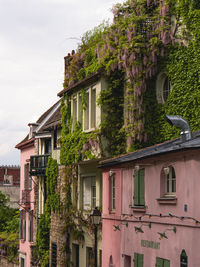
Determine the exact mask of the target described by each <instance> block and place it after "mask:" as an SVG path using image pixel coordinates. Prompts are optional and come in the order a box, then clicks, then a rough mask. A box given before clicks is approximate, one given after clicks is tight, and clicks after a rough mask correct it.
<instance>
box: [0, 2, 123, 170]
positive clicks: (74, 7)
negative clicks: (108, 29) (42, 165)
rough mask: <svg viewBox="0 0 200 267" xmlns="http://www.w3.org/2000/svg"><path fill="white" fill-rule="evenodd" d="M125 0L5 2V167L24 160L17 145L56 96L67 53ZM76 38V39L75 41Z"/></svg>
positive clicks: (0, 114) (0, 89)
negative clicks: (29, 126)
mask: <svg viewBox="0 0 200 267" xmlns="http://www.w3.org/2000/svg"><path fill="white" fill-rule="evenodd" d="M119 2H120V3H122V2H123V0H0V94H1V97H0V165H15V164H19V163H20V155H19V151H18V150H17V149H16V148H15V145H16V144H17V143H19V142H20V141H21V140H22V139H23V138H24V137H25V136H26V134H27V133H28V130H29V128H28V123H30V122H35V121H36V120H37V119H38V117H39V116H40V115H41V114H42V113H43V112H45V110H47V109H48V108H49V107H50V106H51V105H52V104H54V103H55V102H56V101H57V100H58V97H57V93H58V92H59V91H60V90H62V84H63V80H64V74H63V72H64V60H63V58H64V56H65V55H66V54H67V53H68V52H71V50H72V49H76V48H77V43H78V40H77V39H79V38H80V37H81V36H82V35H83V34H84V33H85V32H86V31H88V30H92V29H93V28H94V27H95V26H98V25H99V24H100V23H101V22H102V21H103V20H108V19H109V20H110V22H111V21H112V18H113V16H112V13H111V10H110V9H111V8H112V6H113V5H114V4H116V3H119ZM73 38H75V39H73Z"/></svg>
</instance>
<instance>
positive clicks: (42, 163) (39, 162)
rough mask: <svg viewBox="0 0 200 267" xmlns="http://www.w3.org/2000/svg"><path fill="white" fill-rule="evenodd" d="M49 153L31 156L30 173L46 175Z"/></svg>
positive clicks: (32, 174)
mask: <svg viewBox="0 0 200 267" xmlns="http://www.w3.org/2000/svg"><path fill="white" fill-rule="evenodd" d="M49 156H50V155H49V154H45V155H37V156H31V157H30V171H29V172H30V175H31V176H45V175H46V167H47V162H48V158H49Z"/></svg>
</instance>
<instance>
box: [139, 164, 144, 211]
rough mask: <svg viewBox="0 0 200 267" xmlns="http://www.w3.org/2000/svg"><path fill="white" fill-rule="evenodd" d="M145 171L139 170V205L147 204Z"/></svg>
mask: <svg viewBox="0 0 200 267" xmlns="http://www.w3.org/2000/svg"><path fill="white" fill-rule="evenodd" d="M144 196H145V185H144V169H141V170H139V205H141V206H144V204H145V197H144Z"/></svg>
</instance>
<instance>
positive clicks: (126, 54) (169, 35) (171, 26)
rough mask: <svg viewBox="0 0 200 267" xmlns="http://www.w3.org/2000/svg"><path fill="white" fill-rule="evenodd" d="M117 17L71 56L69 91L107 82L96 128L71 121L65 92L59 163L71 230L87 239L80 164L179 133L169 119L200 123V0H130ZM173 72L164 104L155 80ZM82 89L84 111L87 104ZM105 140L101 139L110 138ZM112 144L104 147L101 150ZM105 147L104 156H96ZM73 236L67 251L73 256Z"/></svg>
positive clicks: (116, 9)
mask: <svg viewBox="0 0 200 267" xmlns="http://www.w3.org/2000/svg"><path fill="white" fill-rule="evenodd" d="M113 14H114V19H113V23H112V24H111V25H108V24H106V23H104V24H101V25H100V26H99V27H96V28H95V29H94V30H93V31H90V32H87V33H86V34H85V35H84V37H83V38H82V41H81V44H79V46H78V48H77V51H76V53H74V52H73V53H72V55H68V56H67V61H68V65H67V66H66V71H65V82H64V88H68V89H70V86H72V85H74V84H75V83H76V82H78V81H81V80H83V79H84V78H86V77H88V76H89V75H91V74H94V73H96V72H99V73H100V72H101V75H102V76H103V77H104V78H105V79H106V81H107V88H106V89H105V90H102V92H101V95H100V97H99V99H98V104H99V105H100V106H101V108H102V110H103V119H102V121H101V125H100V128H99V129H98V131H96V132H93V133H85V132H84V131H83V129H82V122H76V123H74V122H73V117H72V116H71V103H70V98H71V94H72V92H71V91H70V90H67V91H66V93H65V95H64V97H63V98H62V103H61V114H62V133H61V144H62V146H61V164H63V165H65V166H66V181H65V183H66V188H65V189H66V203H65V205H64V209H65V221H66V227H65V233H69V231H70V232H71V233H73V237H74V238H77V239H78V238H81V237H82V236H83V228H82V227H83V226H84V218H83V216H82V214H78V211H77V209H76V207H73V205H72V200H71V187H72V184H73V183H74V182H75V181H76V179H77V168H76V163H78V162H80V161H82V160H87V159H93V158H99V157H100V156H101V157H103V156H104V152H108V153H109V155H110V156H116V155H119V154H121V153H124V152H126V151H134V150H136V149H139V148H143V147H146V146H150V145H153V144H156V143H159V142H163V141H165V140H168V139H171V138H174V137H177V136H178V135H179V132H180V131H179V130H177V129H175V128H174V127H171V126H170V125H169V124H167V123H166V122H165V120H164V117H165V115H181V116H183V117H184V118H185V119H187V120H188V121H189V123H190V126H191V129H192V131H196V130H199V128H200V108H199V104H200V78H199V77H200V47H199V41H200V31H199V29H200V3H199V1H198V0H193V1H191V0H128V1H126V2H124V3H123V4H117V5H115V7H114V8H113ZM160 72H165V73H166V75H167V76H168V77H169V80H170V83H171V85H172V90H171V92H170V95H169V96H168V98H167V101H166V103H163V104H161V103H158V101H157V96H156V78H157V76H158V74H159V73H160ZM83 90H84V88H83V89H82V92H81V96H82V103H81V109H82V110H81V111H82V112H83V110H84V109H85V108H86V101H85V91H83ZM105 140H106V142H102V141H105ZM102 143H104V145H105V143H106V147H105V146H104V147H102ZM95 151H96V152H97V151H100V153H95ZM69 244H70V235H67V241H66V251H67V254H68V259H69V254H70V246H69Z"/></svg>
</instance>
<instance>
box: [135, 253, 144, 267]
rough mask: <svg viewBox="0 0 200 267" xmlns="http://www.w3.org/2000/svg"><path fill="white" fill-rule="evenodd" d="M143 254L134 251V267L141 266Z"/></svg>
mask: <svg viewBox="0 0 200 267" xmlns="http://www.w3.org/2000/svg"><path fill="white" fill-rule="evenodd" d="M143 259H144V255H143V254H138V253H134V267H143Z"/></svg>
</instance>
